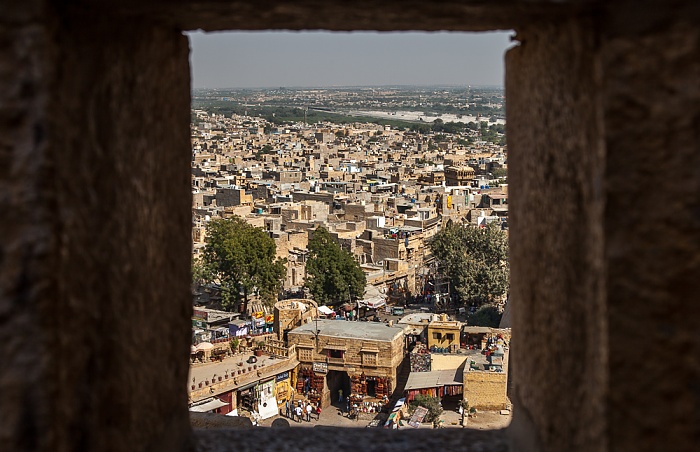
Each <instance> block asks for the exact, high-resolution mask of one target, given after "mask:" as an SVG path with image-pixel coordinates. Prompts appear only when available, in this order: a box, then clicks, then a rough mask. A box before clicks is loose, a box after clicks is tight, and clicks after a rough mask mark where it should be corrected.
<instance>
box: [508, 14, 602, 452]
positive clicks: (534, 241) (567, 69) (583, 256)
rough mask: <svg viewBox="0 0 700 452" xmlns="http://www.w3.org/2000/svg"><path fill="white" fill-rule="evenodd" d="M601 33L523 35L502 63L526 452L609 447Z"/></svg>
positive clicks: (543, 30)
mask: <svg viewBox="0 0 700 452" xmlns="http://www.w3.org/2000/svg"><path fill="white" fill-rule="evenodd" d="M593 30H594V27H593V26H592V23H591V22H590V20H588V19H585V18H576V19H571V20H567V21H562V22H560V23H557V24H556V25H555V24H546V25H545V24H542V25H539V26H529V27H522V29H519V30H518V35H517V38H518V40H519V41H520V45H519V46H517V47H515V48H513V49H511V50H509V51H508V53H507V57H506V74H507V78H506V98H507V99H508V101H507V114H508V123H507V125H506V127H507V139H508V150H509V152H508V160H509V161H508V163H509V165H508V167H509V190H508V191H509V194H510V200H511V203H510V205H511V215H509V217H510V226H511V228H510V256H511V262H512V264H511V268H512V270H511V297H512V299H513V300H517V303H514V305H513V306H512V307H511V309H512V312H511V316H512V317H511V320H512V324H513V342H514V343H515V346H514V347H513V351H512V354H511V361H512V362H513V364H514V366H513V369H512V372H513V375H512V379H513V382H514V386H513V394H512V397H513V405H514V406H515V407H516V409H515V410H514V413H513V422H512V434H513V436H514V437H515V439H516V442H517V443H519V444H521V445H522V443H523V442H525V441H526V440H525V438H523V435H524V434H525V432H527V435H526V436H527V437H528V439H527V441H533V442H534V443H535V444H530V445H529V447H526V448H522V450H528V449H530V448H535V447H537V448H538V449H539V450H547V451H563V450H569V451H571V450H580V451H587V450H604V448H605V436H604V432H605V408H604V401H605V400H604V397H605V392H606V389H607V353H606V344H607V331H606V329H605V325H606V322H605V320H606V319H605V298H604V294H603V287H604V280H605V275H604V265H603V228H602V218H603V191H602V185H601V184H602V177H603V169H604V151H603V143H602V141H601V140H600V138H599V135H600V122H601V121H600V113H599V112H600V108H599V105H600V102H599V96H598V95H597V94H596V93H597V92H598V91H599V78H598V67H597V49H596V43H595V34H594V32H593ZM544 381H547V384H533V382H544ZM572 407H576V409H575V411H576V416H574V417H571V416H569V415H568V414H566V413H568V412H570V410H571V409H572ZM582 425H585V426H586V427H585V428H582ZM537 443H539V444H537Z"/></svg>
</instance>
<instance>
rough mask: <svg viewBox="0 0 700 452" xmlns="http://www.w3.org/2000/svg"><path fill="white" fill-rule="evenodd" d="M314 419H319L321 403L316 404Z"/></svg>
mask: <svg viewBox="0 0 700 452" xmlns="http://www.w3.org/2000/svg"><path fill="white" fill-rule="evenodd" d="M316 420H317V421H319V420H321V404H320V403H319V404H318V405H316Z"/></svg>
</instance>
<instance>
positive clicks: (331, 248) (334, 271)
mask: <svg viewBox="0 0 700 452" xmlns="http://www.w3.org/2000/svg"><path fill="white" fill-rule="evenodd" d="M308 249H309V258H308V260H307V261H306V274H307V276H306V281H305V283H304V285H305V286H306V287H307V288H308V289H309V291H310V292H311V294H312V295H313V297H314V300H316V302H317V303H318V304H321V305H323V304H329V303H339V302H342V301H346V300H348V299H351V300H356V299H358V298H360V297H362V296H363V295H364V291H365V285H366V284H367V278H366V277H365V274H364V272H363V271H362V269H361V268H360V265H359V264H358V263H357V262H356V261H355V259H353V257H352V254H350V253H349V252H347V251H345V250H344V249H342V248H341V247H340V245H339V244H338V242H336V240H335V239H334V238H333V236H331V235H330V233H329V232H328V231H327V230H326V229H324V228H318V229H316V230H315V231H314V233H313V236H312V237H311V240H309V246H308Z"/></svg>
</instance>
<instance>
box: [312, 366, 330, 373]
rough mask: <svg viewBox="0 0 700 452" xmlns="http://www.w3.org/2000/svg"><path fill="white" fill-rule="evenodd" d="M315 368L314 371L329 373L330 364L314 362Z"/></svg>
mask: <svg viewBox="0 0 700 452" xmlns="http://www.w3.org/2000/svg"><path fill="white" fill-rule="evenodd" d="M313 370H314V372H316V373H319V374H327V373H328V364H327V363H314V365H313Z"/></svg>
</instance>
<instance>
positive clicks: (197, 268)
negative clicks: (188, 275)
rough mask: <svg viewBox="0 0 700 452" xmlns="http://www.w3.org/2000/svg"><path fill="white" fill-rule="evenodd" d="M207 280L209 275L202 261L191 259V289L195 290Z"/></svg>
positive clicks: (209, 278)
mask: <svg viewBox="0 0 700 452" xmlns="http://www.w3.org/2000/svg"><path fill="white" fill-rule="evenodd" d="M209 280H211V275H210V272H209V268H208V267H207V265H206V264H205V263H204V261H203V260H202V259H196V258H192V287H193V288H195V289H196V288H198V287H199V286H201V285H202V284H204V283H205V282H207V281H209Z"/></svg>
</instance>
